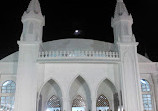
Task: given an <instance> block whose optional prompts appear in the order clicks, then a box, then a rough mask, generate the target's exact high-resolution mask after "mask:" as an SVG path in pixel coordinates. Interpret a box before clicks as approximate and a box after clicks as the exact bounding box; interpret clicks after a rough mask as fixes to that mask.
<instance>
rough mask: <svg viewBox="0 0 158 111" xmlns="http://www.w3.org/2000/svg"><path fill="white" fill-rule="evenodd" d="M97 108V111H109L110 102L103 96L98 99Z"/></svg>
mask: <svg viewBox="0 0 158 111" xmlns="http://www.w3.org/2000/svg"><path fill="white" fill-rule="evenodd" d="M96 106H97V111H108V110H109V109H110V105H109V101H108V99H107V98H106V97H105V96H104V95H103V94H101V95H100V96H99V97H98V99H97V102H96Z"/></svg>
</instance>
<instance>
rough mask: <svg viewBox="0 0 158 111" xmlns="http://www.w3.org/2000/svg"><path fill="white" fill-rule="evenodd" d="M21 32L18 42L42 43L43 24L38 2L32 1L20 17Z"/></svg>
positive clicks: (36, 0)
mask: <svg viewBox="0 0 158 111" xmlns="http://www.w3.org/2000/svg"><path fill="white" fill-rule="evenodd" d="M22 23H23V32H22V35H21V38H20V41H27V42H33V41H38V42H42V32H43V26H44V24H45V20H44V16H43V15H42V12H41V8H40V4H39V1H38V0H32V1H31V2H30V4H29V6H28V8H27V11H25V12H24V14H23V16H22Z"/></svg>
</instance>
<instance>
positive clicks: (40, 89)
mask: <svg viewBox="0 0 158 111" xmlns="http://www.w3.org/2000/svg"><path fill="white" fill-rule="evenodd" d="M49 80H53V81H55V82H56V83H57V84H58V86H59V88H60V90H61V92H63V89H62V88H61V85H60V84H59V82H58V81H57V80H56V79H55V78H52V77H50V78H48V79H46V80H45V81H44V82H43V84H42V85H41V86H40V88H39V91H38V94H40V93H41V91H42V88H43V87H44V85H45V84H46V83H47V82H48V81H49ZM62 95H63V94H62ZM38 96H39V95H38Z"/></svg>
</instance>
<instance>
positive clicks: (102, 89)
mask: <svg viewBox="0 0 158 111" xmlns="http://www.w3.org/2000/svg"><path fill="white" fill-rule="evenodd" d="M101 94H103V95H104V96H105V97H106V98H107V99H108V100H109V103H110V109H112V110H113V111H117V110H118V107H119V97H118V90H117V88H116V86H115V85H114V84H113V83H112V82H111V80H109V79H108V78H104V79H102V80H101V81H100V82H99V84H98V86H97V90H96V97H97V98H98V97H99V96H100V95H101Z"/></svg>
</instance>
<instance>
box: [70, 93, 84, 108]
mask: <svg viewBox="0 0 158 111" xmlns="http://www.w3.org/2000/svg"><path fill="white" fill-rule="evenodd" d="M85 106H86V105H85V102H84V99H83V98H82V97H81V96H80V95H77V96H76V98H75V99H74V100H73V102H72V107H85Z"/></svg>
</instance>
